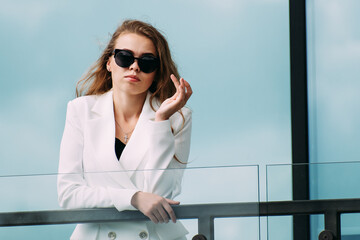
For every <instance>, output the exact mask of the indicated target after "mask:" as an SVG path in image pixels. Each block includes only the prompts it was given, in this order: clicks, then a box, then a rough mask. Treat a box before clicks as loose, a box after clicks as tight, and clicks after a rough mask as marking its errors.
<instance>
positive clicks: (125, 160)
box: [120, 93, 155, 177]
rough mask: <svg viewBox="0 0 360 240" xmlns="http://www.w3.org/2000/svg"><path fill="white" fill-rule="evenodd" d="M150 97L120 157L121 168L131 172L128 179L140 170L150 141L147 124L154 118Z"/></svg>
mask: <svg viewBox="0 0 360 240" xmlns="http://www.w3.org/2000/svg"><path fill="white" fill-rule="evenodd" d="M150 96H151V94H150V93H148V95H147V97H146V100H145V103H144V106H143V108H142V111H141V114H140V117H139V120H138V122H137V124H136V126H135V129H134V131H133V134H132V135H131V138H130V140H129V142H128V143H127V145H126V147H125V149H124V151H123V153H122V155H121V157H120V163H121V164H122V165H123V167H124V168H125V169H128V170H131V171H129V176H130V177H132V176H133V175H134V173H135V172H136V170H139V169H142V168H143V165H144V164H145V162H144V160H145V156H146V153H147V151H148V145H149V140H150V139H149V136H148V129H149V127H148V124H149V121H150V120H152V119H154V118H155V112H154V110H152V108H151V106H150Z"/></svg>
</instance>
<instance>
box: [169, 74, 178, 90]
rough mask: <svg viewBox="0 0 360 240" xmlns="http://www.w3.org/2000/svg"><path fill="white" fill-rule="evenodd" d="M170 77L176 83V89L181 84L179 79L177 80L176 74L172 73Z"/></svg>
mask: <svg viewBox="0 0 360 240" xmlns="http://www.w3.org/2000/svg"><path fill="white" fill-rule="evenodd" d="M170 78H171V80H172V82H173V83H174V85H175V87H176V89H177V88H178V86H179V85H180V84H179V81H178V80H177V78H176V77H175V75H174V74H171V75H170Z"/></svg>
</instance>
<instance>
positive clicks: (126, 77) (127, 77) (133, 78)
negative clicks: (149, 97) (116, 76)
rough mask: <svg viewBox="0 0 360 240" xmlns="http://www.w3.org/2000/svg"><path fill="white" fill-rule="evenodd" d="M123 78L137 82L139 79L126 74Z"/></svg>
mask: <svg viewBox="0 0 360 240" xmlns="http://www.w3.org/2000/svg"><path fill="white" fill-rule="evenodd" d="M125 79H126V80H128V81H130V82H139V81H140V79H139V78H138V77H137V76H136V75H127V76H125Z"/></svg>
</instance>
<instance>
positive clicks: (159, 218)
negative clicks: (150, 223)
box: [153, 209, 164, 223]
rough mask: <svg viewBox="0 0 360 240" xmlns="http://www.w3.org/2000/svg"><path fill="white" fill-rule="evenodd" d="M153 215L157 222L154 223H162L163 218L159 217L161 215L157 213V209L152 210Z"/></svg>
mask: <svg viewBox="0 0 360 240" xmlns="http://www.w3.org/2000/svg"><path fill="white" fill-rule="evenodd" d="M153 215H154V217H155V218H156V220H157V222H154V223H159V222H164V219H163V217H162V216H161V214H160V213H159V211H158V210H157V209H154V210H153Z"/></svg>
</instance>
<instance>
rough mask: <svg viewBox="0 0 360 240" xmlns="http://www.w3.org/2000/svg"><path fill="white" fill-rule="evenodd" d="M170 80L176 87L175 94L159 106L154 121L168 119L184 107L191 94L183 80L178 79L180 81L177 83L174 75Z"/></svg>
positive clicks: (189, 88) (188, 85)
mask: <svg viewBox="0 0 360 240" xmlns="http://www.w3.org/2000/svg"><path fill="white" fill-rule="evenodd" d="M170 78H171V80H172V81H173V83H174V85H175V87H176V92H175V94H174V95H173V96H172V97H170V98H168V99H166V100H165V101H164V102H163V103H162V104H161V105H160V107H159V109H158V110H157V111H156V114H155V121H164V120H167V119H169V118H170V117H171V116H172V115H173V114H174V113H175V112H177V111H179V110H180V109H181V108H182V107H183V106H185V104H186V102H187V100H189V98H190V96H191V94H192V89H191V87H190V84H189V83H188V82H187V81H185V80H184V79H183V78H180V81H178V80H177V78H176V77H175V75H174V74H171V76H170Z"/></svg>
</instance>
